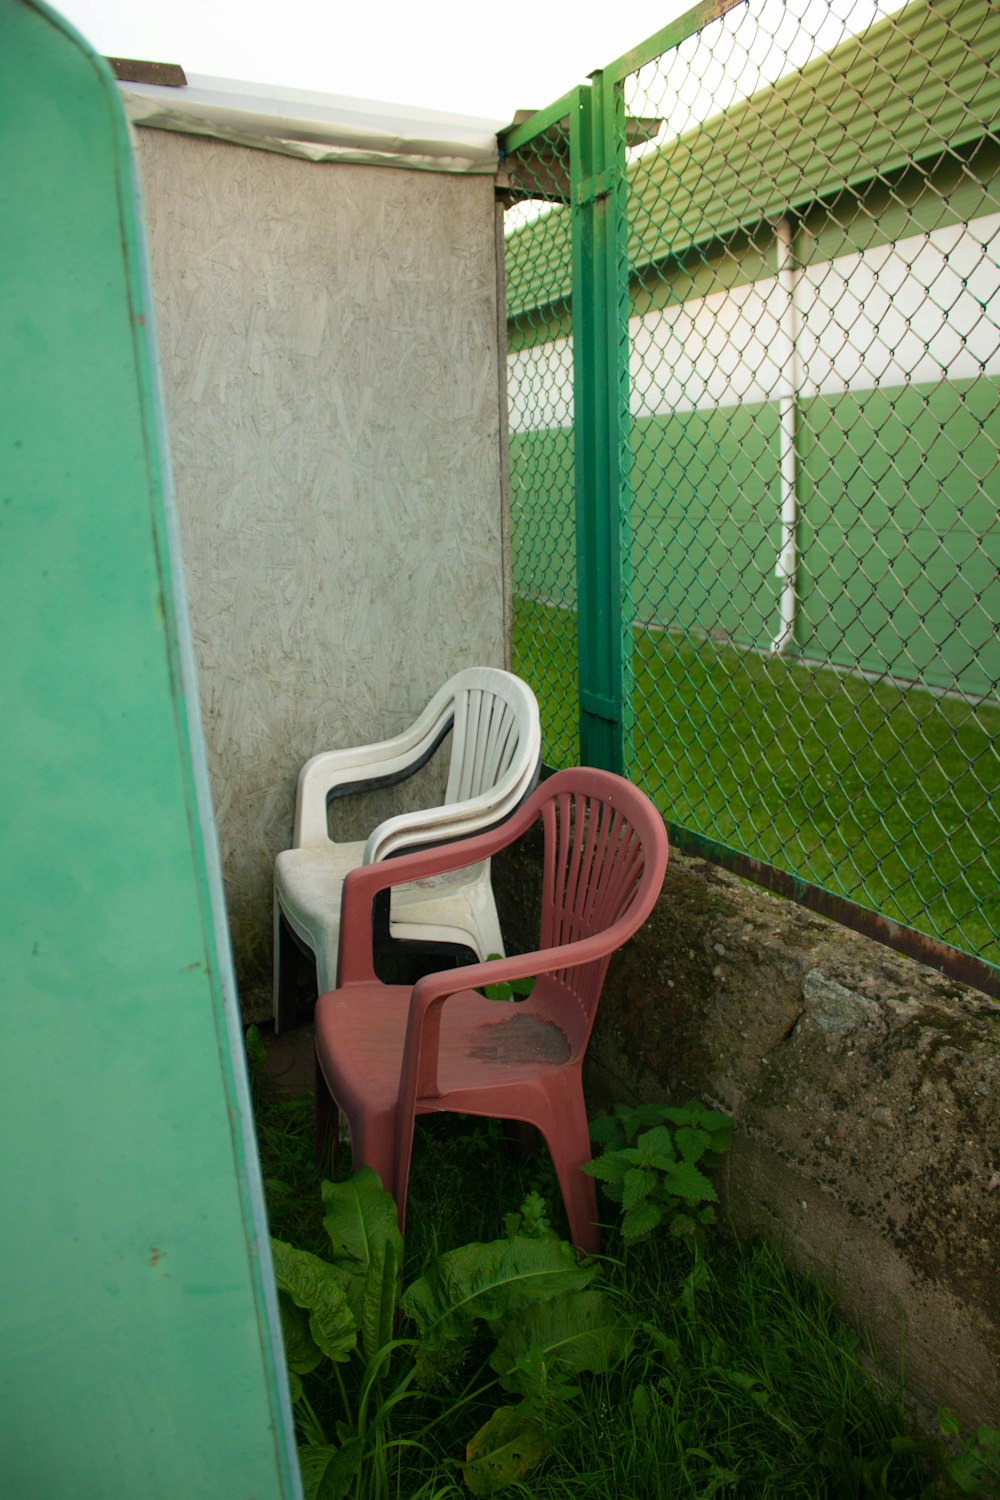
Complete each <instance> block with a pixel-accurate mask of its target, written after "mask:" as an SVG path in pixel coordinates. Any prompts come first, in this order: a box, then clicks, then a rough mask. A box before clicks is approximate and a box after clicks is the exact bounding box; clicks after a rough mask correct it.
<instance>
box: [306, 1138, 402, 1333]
mask: <svg viewBox="0 0 1000 1500" xmlns="http://www.w3.org/2000/svg"><path fill="white" fill-rule="evenodd" d="M322 1191H323V1203H324V1205H325V1206H326V1209H327V1214H326V1217H325V1218H324V1220H323V1228H324V1229H325V1230H326V1232H327V1234H328V1235H329V1238H330V1249H331V1256H330V1259H331V1261H332V1263H333V1265H334V1266H336V1267H337V1268H338V1269H339V1270H340V1271H341V1272H342V1273H343V1274H344V1275H345V1276H346V1277H347V1278H348V1279H347V1282H346V1285H347V1294H348V1297H349V1299H350V1303H351V1309H352V1311H353V1313H354V1316H355V1318H356V1320H357V1322H358V1323H359V1324H360V1323H361V1321H362V1317H363V1314H362V1302H363V1301H364V1300H365V1298H366V1296H367V1293H366V1282H367V1279H368V1271H369V1267H370V1266H372V1264H373V1262H374V1263H376V1273H377V1280H378V1282H379V1283H380V1284H381V1281H382V1263H383V1252H384V1250H385V1247H386V1246H387V1245H392V1246H393V1249H394V1250H395V1254H396V1264H397V1266H398V1264H399V1262H400V1260H401V1259H402V1254H403V1237H402V1235H401V1234H400V1232H399V1222H398V1218H397V1214H396V1205H395V1203H394V1201H393V1198H392V1194H391V1193H387V1192H386V1191H385V1190H384V1189H383V1187H382V1184H381V1182H380V1181H379V1177H378V1173H377V1172H375V1171H373V1169H372V1168H371V1167H362V1168H361V1170H360V1171H358V1172H355V1173H354V1175H353V1177H351V1178H350V1179H349V1181H347V1182H324V1184H323V1190H322Z"/></svg>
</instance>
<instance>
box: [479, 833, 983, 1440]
mask: <svg viewBox="0 0 1000 1500" xmlns="http://www.w3.org/2000/svg"><path fill="white" fill-rule="evenodd" d="M539 884H540V846H538V845H532V844H530V843H528V844H526V845H522V846H520V847H519V848H517V849H515V850H511V851H508V852H507V853H506V854H505V855H503V856H502V857H501V858H499V859H498V860H496V861H495V873H494V885H495V887H496V889H497V894H498V900H499V902H500V906H501V918H502V920H503V922H504V930H505V932H507V933H509V934H510V939H511V942H510V946H511V947H512V948H524V947H527V946H529V945H530V944H531V942H532V941H533V940H534V932H536V931H537V928H534V921H535V917H534V912H533V910H532V909H531V907H532V903H531V900H530V897H529V895H528V893H529V892H533V891H535V890H537V889H538V886H539ZM587 1090H588V1102H589V1103H590V1105H591V1107H593V1108H600V1107H602V1106H605V1105H609V1104H613V1103H615V1102H635V1101H639V1100H646V1099H667V1100H669V1101H671V1102H674V1103H680V1102H683V1101H684V1100H685V1099H687V1098H689V1097H691V1096H692V1095H697V1096H698V1097H700V1098H702V1099H704V1100H706V1101H707V1102H709V1103H711V1104H713V1105H715V1106H716V1107H718V1108H721V1109H725V1110H726V1111H728V1112H729V1113H730V1114H732V1115H733V1116H734V1118H735V1121H736V1141H735V1145H734V1148H733V1151H732V1154H731V1157H730V1160H729V1163H728V1166H727V1169H726V1172H725V1180H724V1182H723V1184H722V1190H723V1194H724V1201H725V1208H726V1209H727V1210H728V1213H729V1215H730V1217H731V1219H732V1221H733V1223H734V1225H735V1227H736V1228H737V1230H738V1231H739V1232H740V1233H742V1234H747V1235H749V1234H753V1233H757V1232H760V1231H762V1230H767V1231H768V1232H769V1233H771V1234H772V1235H773V1236H775V1237H776V1238H777V1239H779V1240H780V1241H782V1242H783V1243H784V1245H785V1247H786V1250H787V1252H788V1254H789V1256H790V1257H791V1259H792V1260H793V1261H794V1262H795V1263H797V1264H798V1265H799V1266H801V1267H802V1268H805V1269H808V1270H809V1271H810V1272H811V1273H812V1274H813V1275H815V1276H817V1277H818V1278H819V1279H822V1280H825V1281H826V1282H827V1283H828V1284H831V1285H835V1286H836V1289H837V1292H838V1296H839V1299H840V1303H841V1306H842V1308H843V1310H844V1312H845V1313H846V1314H847V1316H848V1317H849V1318H850V1319H852V1320H853V1321H854V1322H855V1323H856V1324H857V1325H860V1326H864V1327H865V1328H866V1329H868V1330H869V1331H870V1332H871V1334H872V1335H873V1337H874V1338H875V1340H876V1343H877V1346H878V1348H879V1351H880V1354H881V1358H882V1361H883V1363H884V1365H885V1367H886V1369H887V1370H890V1371H895V1370H897V1369H898V1368H899V1365H900V1359H901V1357H902V1361H903V1364H904V1366H905V1370H906V1380H907V1387H908V1391H909V1394H910V1396H911V1398H912V1399H913V1400H914V1402H915V1403H916V1405H917V1406H918V1407H920V1408H923V1409H924V1410H925V1411H927V1410H932V1409H933V1408H934V1407H935V1406H936V1405H938V1404H940V1403H943V1404H945V1405H948V1406H950V1407H952V1408H953V1410H954V1411H955V1412H956V1414H957V1415H958V1416H959V1418H960V1420H961V1421H962V1422H963V1423H965V1424H967V1425H970V1426H971V1425H977V1424H979V1423H983V1422H985V1423H989V1424H991V1425H997V1424H998V1422H1000V1108H998V1106H1000V1005H996V1004H994V1003H993V1002H991V1001H989V1000H987V999H985V998H984V997H983V996H982V995H980V994H978V993H977V992H976V991H974V990H970V989H966V988H965V987H963V986H961V985H958V984H956V983H954V982H953V981H951V980H948V979H945V978H943V977H942V976H941V975H939V974H937V973H936V972H935V971H933V970H931V969H927V968H925V967H924V966H922V965H920V964H917V963H915V962H913V961H912V960H910V959H906V958H902V957H900V956H898V955H896V954H894V953H892V952H890V951H889V950H888V949H885V948H883V947H881V946H880V945H879V944H876V943H873V942H871V941H870V940H869V939H866V938H863V937H860V936H859V935H857V934H855V933H852V932H848V931H847V930H845V929H844V928H841V927H838V926H836V925H835V924H833V923H831V922H828V921H826V920H824V919H822V918H820V917H816V916H814V915H812V914H811V913H808V912H806V911H804V910H803V909H802V908H801V907H797V906H795V905H793V904H792V903H790V902H787V901H783V900H781V899H779V898H778V897H775V896H771V895H770V894H768V893H767V892H765V891H762V890H760V889H758V888H757V887H755V886H752V885H750V884H748V883H747V882H745V881H742V880H740V879H738V878H737V877H736V876H733V875H730V874H729V873H728V872H726V871H723V870H720V869H719V868H717V867H716V866H713V865H709V864H707V863H705V862H704V861H701V860H697V859H688V858H685V857H684V856H682V855H678V854H672V855H671V862H670V869H669V870H668V874H667V883H666V886H665V889H664V895H663V897H662V898H661V900H660V902H659V904H658V906H657V908H656V911H655V912H654V914H653V916H652V918H651V919H650V921H649V922H648V923H647V925H646V927H645V928H644V929H643V931H642V932H641V933H639V934H638V935H637V936H636V937H635V938H634V939H633V940H632V942H631V943H630V944H629V946H628V947H627V948H626V949H625V950H624V951H623V952H622V953H620V954H619V955H617V957H616V959H615V960H614V961H613V963H612V967H611V970H610V972H609V975H608V979H607V982H606V986H605V991H604V998H603V1001H602V1005H601V1010H600V1012H599V1013H598V1019H597V1025H596V1028H595V1032H594V1037H593V1040H592V1043H591V1048H590V1052H589V1054H588V1069H587ZM901 1351H902V1355H901Z"/></svg>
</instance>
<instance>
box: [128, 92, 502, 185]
mask: <svg viewBox="0 0 1000 1500" xmlns="http://www.w3.org/2000/svg"><path fill="white" fill-rule="evenodd" d="M118 88H119V90H120V92H121V96H122V103H123V105H124V108H125V113H126V115H127V117H128V119H129V120H130V121H131V123H132V124H133V125H146V126H152V127H155V128H156V129H159V130H176V131H180V132H181V133H183V134H186V135H207V136H212V137H214V138H215V139H217V140H220V141H229V142H230V143H232V144H235V145H239V146H253V147H256V148H257V149H258V150H261V151H277V152H280V153H281V154H282V155H283V156H298V157H303V158H305V159H306V160H308V161H317V162H323V161H339V162H360V163H363V164H365V165H368V166H385V167H406V168H409V169H410V170H417V171H424V172H464V173H473V174H482V175H492V174H493V173H494V172H496V170H497V139H496V135H497V131H498V130H500V129H502V128H503V126H504V125H505V124H507V123H508V122H507V121H505V120H476V119H470V118H468V117H466V116H464V115H449V114H441V115H436V114H430V113H429V112H427V111H424V110H419V109H412V108H410V107H409V106H407V105H401V104H381V103H378V102H376V101H374V100H367V99H347V98H338V97H336V96H333V95H327V94H316V93H311V92H308V91H306V90H304V89H282V88H274V87H272V86H270V85H267V84H259V83H239V82H236V81H235V80H230V79H219V78H199V77H195V76H191V77H189V79H188V84H187V87H186V88H179V89H178V88H165V87H162V86H161V85H159V84H151V83H119V85H118Z"/></svg>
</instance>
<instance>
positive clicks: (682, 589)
mask: <svg viewBox="0 0 1000 1500" xmlns="http://www.w3.org/2000/svg"><path fill="white" fill-rule="evenodd" d="M998 53H1000V8H998V7H997V6H996V5H995V4H994V3H991V0H932V3H928V0H915V3H911V4H909V5H906V6H905V7H903V8H895V7H893V6H892V5H891V4H886V3H883V4H882V5H878V4H876V3H874V0H863V3H861V0H858V3H854V4H853V5H852V4H851V3H850V0H843V3H840V4H838V3H833V0H793V3H787V4H786V3H784V0H749V4H748V5H745V6H740V7H738V8H737V9H735V10H733V11H731V12H730V13H729V14H728V15H726V16H724V17H723V18H722V19H721V20H720V21H717V22H715V23H713V24H711V25H709V26H708V27H707V28H706V29H705V30H704V31H703V32H701V33H700V34H699V35H697V36H695V37H692V38H690V39H689V40H688V41H686V42H684V43H683V44H682V45H680V46H679V47H677V48H675V49H674V50H672V51H671V52H668V53H666V54H664V55H663V56H662V57H659V58H657V59H656V60H654V61H651V62H648V63H646V64H645V65H644V66H643V67H641V68H640V69H638V70H637V71H634V72H632V73H630V74H628V75H627V76H626V77H624V79H623V81H622V85H621V86H622V87H623V88H624V98H625V114H626V116H627V119H628V121H629V122H630V123H629V126H628V130H629V139H630V140H631V141H633V142H635V144H632V145H630V146H629V147H628V149H627V152H626V153H625V156H626V166H625V171H626V176H627V183H628V198H627V234H628V255H629V267H628V281H627V285H628V296H627V309H626V308H625V307H624V306H623V308H622V313H623V318H622V321H623V322H624V321H625V317H627V320H628V322H627V326H628V335H629V352H628V370H629V386H630V399H629V402H628V410H627V411H626V412H623V414H622V415H623V422H624V423H626V424H627V427H628V449H627V454H628V459H627V463H626V465H625V468H626V469H627V471H628V472H627V473H625V474H623V476H622V484H621V496H622V497H623V498H622V500H621V501H620V503H621V504H623V506H625V507H626V508H627V510H628V514H627V515H624V516H623V521H624V522H625V523H626V534H627V535H628V536H629V537H630V541H629V556H628V559H627V562H628V567H627V569H626V570H625V584H624V597H623V598H622V599H621V600H620V601H614V602H615V603H619V604H620V607H621V609H623V610H624V611H625V612H626V614H625V618H627V619H629V620H631V621H632V623H633V640H634V654H633V660H632V662H631V663H630V664H629V665H630V666H631V668H632V673H633V676H632V678H631V683H632V686H631V689H630V690H631V692H632V693H633V701H632V707H633V710H634V733H633V734H632V735H631V736H630V737H629V740H628V743H626V746H625V765H626V769H627V771H628V773H629V774H630V775H631V776H632V777H633V778H634V779H635V780H637V781H638V782H640V784H643V785H644V786H645V787H646V788H647V789H648V790H649V791H650V792H651V793H652V794H653V795H654V796H655V797H656V798H657V800H658V803H659V805H660V807H661V809H662V810H663V812H664V814H665V816H666V817H667V819H668V821H669V822H670V823H671V825H672V826H674V828H675V829H677V830H685V831H686V832H687V833H689V834H690V835H693V836H694V838H695V841H696V844H697V840H698V839H699V838H700V839H701V840H702V841H704V842H705V844H706V847H707V846H708V843H714V844H716V845H719V846H724V848H725V849H727V850H730V851H734V852H735V853H736V854H738V855H740V856H743V857H745V858H747V859H749V860H750V861H757V862H759V863H760V864H761V865H766V866H769V867H772V868H774V869H776V870H779V871H783V872H785V873H786V874H787V875H789V876H792V877H795V878H797V879H799V880H801V881H804V882H807V883H808V884H809V885H810V886H812V887H816V888H819V889H820V890H822V891H823V892H826V893H829V894H830V895H831V896H833V897H835V898H844V899H846V900H847V901H849V902H852V903H855V904H856V905H857V906H858V907H860V908H863V909H867V910H868V911H871V912H874V913H877V914H878V915H879V916H881V917H883V918H887V919H889V920H890V921H892V922H895V923H898V924H901V925H902V926H903V927H906V928H909V929H913V930H915V931H917V932H919V933H922V934H924V935H926V936H927V937H929V938H931V939H933V940H936V941H938V942H943V943H946V944H949V945H951V946H953V947H955V948H957V949H959V950H961V951H963V952H964V953H966V954H970V955H973V956H976V957H978V958H979V959H981V960H984V961H985V962H987V963H990V964H994V965H995V964H996V963H997V962H998V961H1000V947H998V940H997V926H998V917H1000V894H998V867H997V852H998V847H1000V839H998V834H1000V811H998V809H1000V801H998V791H1000V754H998V750H1000V648H998V644H997V634H996V621H997V617H998V613H1000V583H998V562H1000V527H998V520H997V501H998V497H1000V469H998V460H997V451H998V440H1000V399H998V398H1000V140H998V135H997V124H998V120H1000V63H998ZM548 134H549V140H546V136H545V135H544V134H543V135H542V136H539V137H536V138H535V140H534V141H532V142H530V143H528V144H527V145H524V146H522V147H521V148H520V150H519V152H518V162H519V165H518V169H517V170H518V181H519V182H520V184H521V188H522V193H521V194H519V195H518V196H526V195H527V193H529V192H530V189H531V169H532V162H533V161H534V166H535V170H536V171H537V174H538V179H537V180H538V184H539V186H542V185H544V186H545V187H546V188H547V192H546V196H547V197H549V198H551V197H555V196H556V194H555V192H554V191H553V182H552V160H553V146H552V140H551V138H552V136H553V130H552V129H551V128H550V129H549V132H548ZM533 153H534V156H533ZM574 212H576V210H575V209H574V207H573V206H572V203H571V202H570V199H569V195H568V194H564V199H563V202H562V204H560V205H558V206H545V207H543V205H542V204H540V203H539V202H537V201H536V202H535V203H533V204H532V205H530V206H528V205H525V206H523V207H521V208H519V209H516V210H514V211H513V214H512V216H511V217H512V218H514V217H515V216H519V217H520V222H514V223H512V224H511V225H510V228H509V236H508V241H507V258H508V267H509V284H508V312H509V317H510V390H511V475H512V486H511V492H512V514H513V556H514V561H513V578H514V593H515V601H514V605H515V622H516V623H515V643H514V650H515V663H516V666H517V667H518V668H519V669H520V670H521V671H523V672H524V673H525V674H526V675H527V676H528V677H529V678H530V679H531V681H532V682H533V685H534V686H535V688H536V690H537V691H538V693H539V697H540V699H541V701H542V703H543V704H544V705H545V712H546V715H547V719H546V728H547V741H546V759H547V760H549V761H551V762H552V763H554V764H564V763H567V762H568V761H571V760H572V759H574V758H575V756H576V754H577V750H578V741H577V738H576V724H577V718H578V694H577V686H576V680H577V671H576V661H575V653H576V613H577V606H578V603H579V606H580V609H581V610H582V609H584V608H586V607H592V608H597V607H599V606H600V601H589V602H588V601H586V600H583V599H581V600H580V601H578V599H577V589H576V571H575V557H574V527H575V521H574V514H575V512H574V493H573V492H574V475H573V462H574V460H573V454H574V442H573V351H572V339H571V328H570V309H571V298H572V296H573V295H574V294H576V292H577V289H576V288H575V287H574V286H573V285H572V253H571V248H572V240H573V232H574V231H573V214H574ZM623 300H624V299H623ZM616 503H617V502H616ZM629 680H630V679H629V677H628V675H627V674H626V677H625V681H626V684H628V682H629ZM623 718H624V722H625V723H626V724H627V719H628V716H627V715H625V716H623Z"/></svg>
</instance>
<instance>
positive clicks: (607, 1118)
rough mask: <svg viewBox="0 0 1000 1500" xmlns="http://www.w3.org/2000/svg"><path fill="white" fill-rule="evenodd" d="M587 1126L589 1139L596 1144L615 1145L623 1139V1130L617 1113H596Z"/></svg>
mask: <svg viewBox="0 0 1000 1500" xmlns="http://www.w3.org/2000/svg"><path fill="white" fill-rule="evenodd" d="M587 1128H588V1130H589V1131H590V1139H591V1140H592V1141H594V1142H595V1143H596V1144H597V1145H598V1146H617V1145H620V1144H621V1143H622V1142H623V1141H624V1140H625V1130H624V1127H623V1126H622V1122H621V1120H620V1119H619V1118H618V1116H617V1115H597V1116H596V1117H595V1118H594V1119H593V1120H591V1121H589V1123H588V1126H587Z"/></svg>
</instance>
